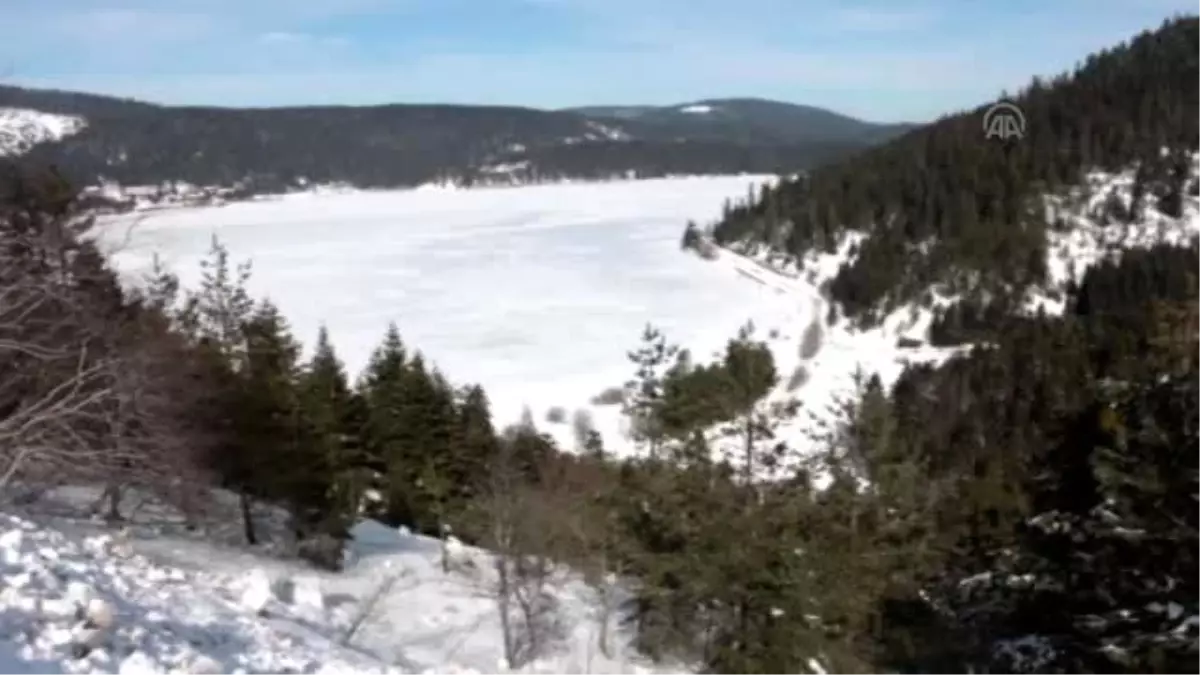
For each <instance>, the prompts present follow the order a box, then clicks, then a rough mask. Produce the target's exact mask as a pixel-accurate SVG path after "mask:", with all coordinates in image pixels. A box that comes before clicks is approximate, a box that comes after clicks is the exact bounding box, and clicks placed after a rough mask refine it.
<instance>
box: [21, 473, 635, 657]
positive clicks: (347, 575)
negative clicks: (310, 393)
mask: <svg viewBox="0 0 1200 675" xmlns="http://www.w3.org/2000/svg"><path fill="white" fill-rule="evenodd" d="M96 496H97V495H96V493H95V492H94V491H88V490H86V489H83V488H70V489H63V490H60V491H59V492H57V493H55V494H51V495H45V496H43V499H42V500H40V501H38V502H37V503H35V504H33V505H30V506H27V507H25V508H22V509H20V510H14V511H12V512H11V513H9V514H3V515H0V672H121V673H132V672H143V673H145V672H163V673H165V672H192V673H201V672H203V673H230V672H275V673H281V672H329V673H334V672H339V673H340V672H358V673H362V672H388V671H390V672H401V673H421V672H505V671H508V668H507V664H506V663H505V662H504V660H503V648H502V644H503V643H502V641H501V638H500V628H499V620H498V613H497V610H496V605H495V602H494V600H493V599H492V598H491V597H490V595H489V594H490V592H491V589H492V588H493V586H492V584H491V582H490V580H489V577H488V572H489V570H490V560H491V559H490V557H489V554H487V553H485V552H483V551H479V550H477V549H471V548H469V547H465V546H461V545H460V546H454V547H452V548H451V560H452V561H453V565H452V570H451V571H450V572H443V571H442V568H441V563H440V560H441V559H440V556H441V549H440V542H437V541H436V540H431V539H427V538H424V537H419V536H413V535H411V534H407V533H404V532H398V531H396V530H392V529H389V528H387V527H384V526H382V525H379V524H378V523H373V522H370V521H367V522H364V523H362V524H360V525H359V526H358V527H357V528H356V529H355V532H354V534H355V537H356V538H355V541H354V542H353V544H352V546H351V550H350V561H349V563H348V567H347V569H346V570H345V571H343V572H342V573H340V574H331V573H323V572H318V571H315V570H312V569H311V568H308V567H305V566H303V565H302V564H300V563H297V562H294V561H288V560H284V559H281V558H275V557H270V556H269V555H267V554H266V553H264V552H256V551H251V550H248V549H246V548H245V547H240V546H234V545H221V544H217V543H213V542H212V541H211V540H209V539H208V534H206V535H205V536H204V538H203V539H202V538H199V537H195V536H193V537H186V536H184V535H183V534H182V533H179V532H176V531H174V529H173V528H172V527H170V523H169V519H164V518H163V516H162V512H161V511H155V510H154V509H153V508H151V509H149V510H146V509H143V510H142V511H141V512H140V515H139V514H134V516H135V518H134V521H135V524H134V525H132V526H131V527H130V530H129V533H128V534H127V535H117V536H114V535H113V533H112V531H109V530H105V529H104V528H103V527H102V526H100V525H98V524H95V523H92V522H90V521H88V520H87V519H85V518H82V517H81V515H82V514H83V513H84V511H85V507H86V505H87V504H88V503H89V502H91V501H94V500H95V498H96ZM231 506H232V505H231ZM230 515H231V516H232V514H230ZM228 522H230V523H231V524H232V523H236V518H234V519H232V520H230V521H228ZM553 589H554V595H555V597H556V599H557V601H558V608H559V611H558V617H559V619H560V622H561V625H562V627H563V630H562V632H561V637H560V638H559V639H557V640H555V641H553V642H552V643H551V645H550V647H549V648H548V649H547V650H546V651H545V653H544V655H543V656H541V657H540V658H537V659H536V660H534V661H532V662H530V663H528V664H525V665H524V666H523V667H522V668H520V669H519V672H578V673H586V672H592V673H615V672H651V671H650V670H649V668H648V667H647V666H646V665H645V664H639V663H638V662H637V661H636V660H635V659H633V658H629V657H628V655H629V654H630V651H629V650H628V649H626V648H625V646H624V644H623V640H624V639H625V636H624V634H623V633H622V632H621V631H615V633H614V636H615V637H614V638H613V639H612V642H611V647H612V651H611V658H606V657H604V656H603V655H602V654H601V653H600V651H599V649H598V639H597V635H598V626H599V624H598V623H597V621H596V620H595V618H594V616H595V611H594V610H595V606H596V604H595V602H594V601H593V596H592V595H591V591H590V590H589V589H588V588H587V587H586V586H585V585H584V584H582V583H581V582H579V581H578V580H577V579H575V578H573V577H572V576H570V575H569V574H567V573H565V572H564V573H562V574H561V575H560V576H559V578H558V579H557V581H555V582H554V584H553ZM81 607H82V608H85V609H84V610H83V611H79V608H81ZM106 615H111V616H112V621H111V626H112V628H111V629H110V630H106V631H97V630H95V629H89V628H88V627H87V625H86V623H87V621H88V619H93V624H99V625H106V624H107V622H103V621H98V620H97V619H96V617H98V616H99V617H102V616H106ZM356 624H357V629H356V630H353V631H352V630H351V627H352V626H355V625H356ZM85 642H86V643H88V644H91V645H93V646H94V647H95V648H94V649H93V650H92V651H91V652H90V653H88V654H87V655H86V656H83V657H82V658H76V657H78V656H79V653H78V652H76V651H75V650H76V649H78V647H76V645H78V644H81V643H85Z"/></svg>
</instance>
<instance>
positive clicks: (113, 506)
mask: <svg viewBox="0 0 1200 675" xmlns="http://www.w3.org/2000/svg"><path fill="white" fill-rule="evenodd" d="M103 498H104V499H107V500H108V515H107V516H105V518H106V519H107V520H108V522H110V523H116V522H119V521H120V520H121V487H120V486H119V485H116V484H110V485H109V486H108V487H106V488H104V497H103Z"/></svg>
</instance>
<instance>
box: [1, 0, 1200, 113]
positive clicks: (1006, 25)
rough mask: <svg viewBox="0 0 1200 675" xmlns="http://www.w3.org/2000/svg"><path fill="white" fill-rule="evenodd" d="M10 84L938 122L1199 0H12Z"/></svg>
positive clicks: (6, 46) (286, 100)
mask: <svg viewBox="0 0 1200 675" xmlns="http://www.w3.org/2000/svg"><path fill="white" fill-rule="evenodd" d="M3 4H4V7H3V10H2V12H3V18H4V20H3V22H2V23H0V81H7V82H10V83H16V84H26V85H31V86H49V87H57V88H65V89H80V90H86V91H95V92H101V93H109V94H116V95H121V96H132V97H137V98H143V99H148V100H152V101H159V102H164V103H190V104H217V105H235V106H249V105H292V104H329V103H346V104H359V103H384V102H449V103H488V104H513V105H529V106H537V107H564V106H572V105H583V104H594V103H610V104H629V103H652V104H669V103H678V102H683V101H688V100H695V99H698V98H708V97H726V96H757V97H765V98H777V99H782V100H788V101H794V102H798V103H807V104H811V105H820V106H825V107H829V108H832V109H834V110H838V111H841V112H845V113H848V114H852V115H856V116H860V117H863V118H866V119H871V120H880V121H884V120H886V121H896V120H912V121H920V120H927V119H931V118H933V117H936V116H937V115H939V114H941V113H943V112H949V111H953V110H956V109H960V108H964V107H968V106H972V105H975V104H978V103H980V102H983V101H986V100H989V99H993V98H995V97H996V96H997V95H999V93H1000V91H1001V90H1002V89H1009V90H1013V89H1016V88H1018V87H1019V86H1021V85H1022V84H1023V83H1025V82H1026V81H1028V79H1029V78H1030V77H1031V76H1032V75H1034V74H1040V75H1053V74H1055V73H1057V72H1060V71H1062V70H1064V69H1067V68H1070V67H1071V66H1072V65H1073V64H1074V63H1075V62H1077V61H1078V60H1079V59H1080V58H1081V57H1083V56H1085V55H1086V54H1087V53H1089V52H1091V51H1094V50H1096V49H1098V48H1101V47H1104V46H1108V45H1111V44H1115V43H1117V42H1120V41H1121V40H1124V39H1125V38H1127V37H1129V36H1131V35H1133V34H1134V33H1136V32H1137V31H1139V30H1141V29H1143V28H1148V27H1154V26H1157V25H1158V24H1159V23H1160V22H1161V21H1162V20H1163V19H1164V18H1166V17H1167V16H1169V15H1171V14H1172V13H1175V12H1185V11H1186V12H1190V13H1195V11H1196V7H1197V5H1196V3H1195V0H1192V1H1191V2H1184V1H1182V0H986V1H983V0H917V1H902V0H892V1H891V2H881V1H858V0H844V1H839V2H832V1H830V2H812V1H810V0H4V2H3Z"/></svg>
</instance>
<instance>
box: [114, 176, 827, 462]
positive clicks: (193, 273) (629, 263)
mask: <svg viewBox="0 0 1200 675" xmlns="http://www.w3.org/2000/svg"><path fill="white" fill-rule="evenodd" d="M767 180H769V177H766V176H738V177H695V178H674V179H662V180H647V181H637V182H616V183H599V184H585V183H580V184H556V185H546V186H531V187H522V188H515V189H512V188H509V189H480V190H458V191H456V190H439V189H428V190H410V191H394V192H353V193H345V194H301V195H291V196H288V197H284V198H279V199H274V200H269V201H258V202H245V203H236V204H232V205H229V206H225V207H220V208H199V209H187V210H171V211H162V212H156V213H153V214H150V215H145V216H142V217H141V219H140V220H138V221H137V222H135V223H132V227H130V225H131V223H130V222H129V221H128V219H125V220H124V221H123V222H119V223H114V224H112V225H111V226H110V227H111V228H112V229H111V232H110V233H109V234H110V236H109V240H110V241H109V246H110V247H112V248H115V249H117V250H116V253H115V260H116V262H117V264H118V267H119V268H120V269H122V270H123V271H124V272H127V273H130V274H136V273H138V272H139V270H141V269H144V268H146V267H147V266H148V265H149V262H150V259H151V255H152V253H153V252H155V251H157V252H158V253H159V254H160V255H161V257H162V258H163V260H164V261H165V262H166V263H167V264H168V266H169V267H170V268H171V269H173V270H174V271H175V272H177V273H178V274H179V275H180V277H181V280H182V281H183V283H184V284H185V285H188V284H192V283H195V281H196V279H197V278H198V275H199V261H200V260H201V259H202V258H203V257H204V256H205V254H206V252H207V250H208V248H209V245H210V242H211V238H212V237H213V235H216V236H217V237H218V238H220V240H221V241H222V242H223V243H225V244H226V245H227V246H228V248H229V249H230V251H231V255H232V257H233V258H235V259H237V260H245V259H250V260H251V261H252V263H253V266H254V272H253V278H252V280H251V284H250V286H251V289H252V290H253V291H254V292H255V294H257V295H264V296H270V297H271V298H272V299H273V300H274V301H275V302H276V303H277V304H278V305H279V306H280V307H281V308H282V309H283V311H284V312H285V314H286V315H287V317H288V318H289V320H290V321H291V322H292V326H293V328H294V329H295V331H296V333H297V336H298V337H299V338H301V339H302V340H304V341H306V342H309V343H311V341H312V339H313V338H314V337H315V335H316V333H317V329H318V327H319V325H320V324H321V323H322V322H325V323H326V324H328V326H329V329H330V332H331V337H332V338H333V340H334V344H335V346H336V347H337V348H338V350H339V352H340V355H341V356H342V358H343V359H344V360H345V361H346V364H347V366H348V368H349V370H350V372H351V373H352V374H353V373H356V372H358V370H359V369H360V368H361V367H362V366H363V365H364V364H365V363H366V360H367V358H368V356H369V354H370V351H371V350H372V349H373V348H374V346H375V345H376V344H378V342H379V340H380V339H381V338H382V336H383V333H384V330H385V328H386V326H387V324H388V322H389V321H395V322H396V323H397V325H398V326H399V328H400V332H401V335H402V336H403V338H404V339H405V341H406V343H408V344H409V345H411V346H415V347H417V348H419V349H420V350H421V351H422V352H423V353H425V354H426V355H427V356H428V357H429V358H431V359H432V360H434V361H435V362H436V363H437V365H438V366H439V367H441V368H442V370H443V371H444V372H445V373H446V374H447V376H448V377H450V379H451V380H452V381H454V382H456V383H465V382H468V381H471V382H479V383H480V384H482V385H484V386H485V387H486V389H487V392H488V394H489V396H490V397H491V399H492V404H493V409H494V412H495V415H496V418H497V421H498V422H499V423H507V422H513V421H516V420H517V419H518V417H519V415H520V413H521V410H522V408H523V407H524V406H529V407H530V408H531V410H532V411H533V413H534V416H535V420H536V421H537V422H538V424H539V426H540V427H543V428H546V427H547V426H548V425H547V424H545V422H544V421H543V420H544V417H545V412H546V410H547V409H548V408H550V407H552V406H562V407H564V408H566V409H567V410H568V411H571V410H575V409H579V408H585V407H589V406H588V403H589V400H590V399H591V398H592V397H594V396H595V395H596V394H597V393H599V392H600V391H602V390H603V389H605V388H607V387H611V386H614V385H620V384H621V383H622V382H624V381H625V380H626V379H628V378H629V377H630V376H631V374H632V367H631V365H630V363H629V362H628V359H627V357H626V352H627V351H628V350H630V349H632V348H634V347H636V346H637V343H638V339H639V336H640V333H641V331H642V328H643V327H644V326H645V324H646V323H647V322H652V323H654V324H655V325H656V326H659V327H661V328H662V329H663V330H664V331H665V332H666V334H667V336H668V337H669V338H670V339H671V340H673V341H677V342H680V343H682V344H683V345H684V346H686V347H690V348H692V349H693V351H694V353H695V354H696V355H697V356H698V357H702V358H703V357H707V356H708V355H709V354H710V353H711V352H713V351H714V350H716V349H718V348H720V347H721V346H722V345H723V344H724V342H725V340H727V339H728V338H729V337H731V336H732V335H733V334H734V333H735V332H736V330H737V329H738V327H739V326H741V325H742V324H743V323H745V322H746V321H747V320H748V319H755V320H756V323H757V325H758V326H759V328H760V329H761V331H762V332H763V333H765V332H766V331H767V330H769V329H770V328H771V327H772V326H771V325H768V324H767V323H766V322H787V321H790V320H800V319H802V318H803V316H805V315H807V313H808V312H809V311H811V309H812V306H811V302H810V301H808V300H807V299H805V298H803V297H797V296H795V295H792V294H789V293H785V292H783V291H782V290H780V289H778V288H771V287H768V286H766V285H763V284H762V283H761V282H755V281H754V280H752V279H750V278H748V277H747V276H745V275H744V274H739V273H738V272H737V270H736V269H734V268H731V267H730V266H728V265H714V264H713V263H711V262H706V261H704V260H702V259H700V258H699V257H697V256H695V255H692V254H685V253H683V252H681V251H680V245H679V244H680V237H681V234H682V232H683V227H684V224H685V223H686V221H687V220H689V219H694V220H696V221H698V222H708V221H711V220H713V219H715V218H716V217H717V216H719V214H720V210H721V204H722V202H723V201H724V200H725V199H729V198H737V197H740V196H743V195H745V194H746V193H747V191H748V189H749V188H750V187H751V186H753V185H758V184H761V183H763V182H764V181H767ZM764 337H765V335H764ZM607 412H608V411H597V413H598V414H599V416H600V417H602V418H603V417H611V415H606V413H607ZM598 421H600V420H598ZM610 421H611V420H610ZM559 426H562V425H559ZM601 426H602V427H608V428H607V429H605V428H602V429H601V430H602V431H606V432H607V433H606V434H605V435H606V440H608V441H609V442H610V443H612V442H615V441H616V440H617V439H610V438H607V437H608V436H611V435H613V434H614V433H616V432H615V430H614V429H613V428H612V424H602V425H601ZM548 430H550V429H548ZM551 431H553V430H551ZM563 431H564V432H566V438H570V434H569V430H567V429H563ZM556 435H559V434H556Z"/></svg>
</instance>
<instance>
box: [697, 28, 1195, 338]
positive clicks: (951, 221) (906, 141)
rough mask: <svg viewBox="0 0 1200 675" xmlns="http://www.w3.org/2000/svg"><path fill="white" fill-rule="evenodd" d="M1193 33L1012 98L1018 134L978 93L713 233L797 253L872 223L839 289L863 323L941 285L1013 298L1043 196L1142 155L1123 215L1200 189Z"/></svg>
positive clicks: (1032, 248) (1035, 276)
mask: <svg viewBox="0 0 1200 675" xmlns="http://www.w3.org/2000/svg"><path fill="white" fill-rule="evenodd" d="M1196 45H1197V19H1196V17H1176V18H1173V19H1171V20H1168V21H1167V22H1165V23H1164V24H1163V25H1162V26H1161V27H1160V28H1158V29H1157V30H1154V31H1147V32H1145V33H1143V34H1140V35H1138V36H1136V37H1135V38H1133V39H1132V40H1130V41H1129V42H1128V43H1126V44H1122V45H1120V46H1117V47H1115V48H1112V49H1108V50H1105V51H1102V52H1100V53H1097V54H1093V55H1091V56H1089V57H1087V59H1086V60H1085V61H1084V62H1083V63H1081V64H1079V65H1078V66H1077V67H1076V68H1075V70H1074V71H1073V72H1070V73H1065V74H1062V75H1060V76H1058V77H1055V78H1053V79H1052V80H1049V81H1045V80H1040V79H1034V81H1033V82H1031V83H1030V84H1029V85H1028V86H1027V87H1026V88H1025V89H1024V90H1023V91H1021V92H1019V94H1017V95H1016V96H1014V97H1012V98H1011V99H1009V100H1011V101H1012V102H1014V103H1015V104H1016V105H1017V106H1018V107H1019V108H1020V110H1021V111H1022V112H1023V113H1024V116H1025V119H1026V129H1025V133H1024V136H1023V137H1022V138H1020V139H1012V138H1010V139H1008V140H1001V139H999V138H996V137H992V138H988V137H987V136H986V134H985V133H984V127H983V116H984V114H985V112H986V111H987V109H988V108H989V107H990V105H981V106H980V107H978V108H976V109H974V110H970V111H967V112H964V113H961V114H957V115H953V116H949V117H945V118H943V119H940V120H938V121H937V122H935V123H933V124H931V125H928V126H926V127H922V128H920V129H917V130H915V131H912V132H910V133H907V134H905V135H903V136H901V137H899V138H896V139H893V140H892V141H890V142H888V143H886V144H883V145H880V146H878V147H875V148H872V149H870V150H868V151H865V152H862V153H859V154H856V155H854V156H853V157H851V158H848V159H847V160H846V161H841V162H836V163H831V164H829V165H825V166H822V167H820V168H819V169H817V170H815V171H812V172H810V173H809V174H807V175H806V176H804V177H801V178H799V179H796V180H793V181H788V182H784V183H782V184H780V185H779V186H778V187H777V188H775V189H770V190H765V191H764V192H763V193H762V194H761V195H760V196H759V198H757V199H755V200H754V201H752V202H749V203H742V204H737V205H734V206H732V207H731V208H730V209H728V210H727V212H726V213H725V214H723V217H722V219H721V220H720V221H719V222H718V223H716V224H715V227H714V229H713V234H714V237H715V239H716V240H717V241H718V242H719V243H723V244H733V243H735V242H743V243H745V242H756V243H766V244H768V245H770V246H771V247H772V248H774V249H775V250H777V251H786V252H787V253H789V254H792V255H794V256H802V255H803V254H805V253H807V252H810V251H812V250H814V249H824V250H831V249H832V247H834V245H835V244H836V242H837V241H839V239H840V238H841V235H843V234H845V233H846V232H848V231H851V230H854V231H860V232H862V233H864V234H865V237H864V239H863V241H862V243H861V246H860V247H859V249H858V251H857V255H855V256H854V257H853V259H852V260H851V261H850V262H848V263H846V264H845V265H844V266H843V267H842V269H841V271H840V273H839V274H838V275H837V277H836V278H835V279H834V280H833V282H832V284H831V287H830V289H829V290H830V293H831V295H832V297H833V299H834V300H836V301H837V302H838V303H840V304H841V305H842V307H843V309H845V311H846V313H847V314H848V315H850V316H853V317H855V318H857V319H860V320H865V323H871V321H872V320H873V319H876V318H878V317H879V316H881V315H882V314H883V313H886V311H887V310H888V309H891V308H894V307H895V306H898V305H902V304H905V303H906V302H908V301H910V300H913V299H917V298H918V297H920V296H925V297H926V298H928V297H929V295H928V294H927V291H928V290H929V289H930V288H931V286H933V285H934V284H936V283H944V284H949V286H950V288H949V290H950V291H951V292H953V293H955V294H963V293H966V292H973V293H974V294H976V295H987V296H988V297H991V298H993V299H994V298H997V297H1000V298H1005V297H1008V298H1014V297H1018V296H1019V294H1020V293H1019V291H1020V289H1021V287H1023V286H1025V285H1028V284H1031V283H1038V282H1039V281H1040V280H1041V279H1043V278H1044V276H1045V260H1046V256H1045V252H1046V242H1047V237H1046V233H1047V231H1048V229H1050V228H1051V226H1052V225H1054V224H1055V223H1053V222H1052V221H1053V220H1054V218H1053V216H1048V215H1047V211H1046V209H1045V208H1044V207H1043V203H1042V201H1041V197H1042V195H1044V194H1046V193H1049V192H1059V191H1061V190H1063V189H1065V188H1066V187H1067V186H1074V185H1080V184H1081V183H1083V182H1084V178H1085V174H1086V173H1087V172H1088V171H1089V170H1096V169H1100V170H1107V171H1110V172H1115V171H1121V170H1128V169H1131V168H1132V167H1135V166H1136V167H1137V171H1136V176H1135V177H1134V181H1135V186H1134V190H1133V193H1134V195H1135V198H1134V204H1133V205H1132V209H1130V210H1131V213H1127V214H1124V219H1125V220H1127V221H1128V220H1132V219H1134V218H1136V217H1137V214H1138V213H1139V212H1140V211H1141V210H1142V209H1160V210H1162V211H1163V212H1164V213H1166V214H1177V213H1178V211H1179V208H1180V202H1181V199H1180V197H1181V195H1182V194H1185V193H1186V192H1187V191H1190V192H1191V193H1192V194H1195V192H1196V190H1197V186H1196V185H1195V184H1194V183H1193V184H1191V185H1185V184H1184V182H1185V179H1184V176H1186V175H1187V165H1188V164H1189V163H1190V161H1191V160H1190V154H1191V153H1192V152H1194V151H1195V150H1196V149H1197V145H1198V131H1197V118H1198V117H1200V113H1198V110H1197V108H1198V104H1197V99H1198V96H1197V78H1198V69H1197V49H1196ZM1114 217H1117V216H1115V215H1114ZM984 291H986V293H984Z"/></svg>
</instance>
